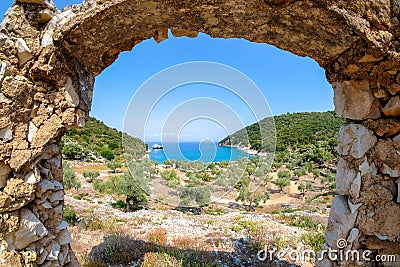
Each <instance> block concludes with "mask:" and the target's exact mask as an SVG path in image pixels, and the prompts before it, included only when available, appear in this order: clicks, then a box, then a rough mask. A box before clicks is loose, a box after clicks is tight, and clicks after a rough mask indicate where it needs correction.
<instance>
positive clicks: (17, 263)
mask: <svg viewBox="0 0 400 267" xmlns="http://www.w3.org/2000/svg"><path fill="white" fill-rule="evenodd" d="M10 266H12V267H24V266H25V265H23V263H22V257H21V254H19V253H18V252H16V251H10V252H2V253H0V267H10Z"/></svg>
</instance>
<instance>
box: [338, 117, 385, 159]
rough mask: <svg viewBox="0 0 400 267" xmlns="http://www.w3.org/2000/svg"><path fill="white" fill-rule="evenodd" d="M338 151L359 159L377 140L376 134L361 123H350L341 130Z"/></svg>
mask: <svg viewBox="0 0 400 267" xmlns="http://www.w3.org/2000/svg"><path fill="white" fill-rule="evenodd" d="M338 140H339V145H338V152H339V154H341V155H343V156H348V155H349V156H352V157H354V158H356V159H359V158H361V157H363V156H364V155H365V153H366V152H367V151H368V150H370V149H371V148H372V147H373V146H374V145H375V144H376V142H377V138H376V136H375V135H374V134H373V133H372V131H370V130H368V128H366V127H365V126H363V125H361V124H355V123H350V124H348V125H345V126H342V127H341V128H340V131H339V136H338Z"/></svg>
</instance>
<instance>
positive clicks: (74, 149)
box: [62, 143, 84, 160]
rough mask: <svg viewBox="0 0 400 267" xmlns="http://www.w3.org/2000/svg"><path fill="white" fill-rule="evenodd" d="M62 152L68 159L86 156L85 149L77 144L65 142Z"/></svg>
mask: <svg viewBox="0 0 400 267" xmlns="http://www.w3.org/2000/svg"><path fill="white" fill-rule="evenodd" d="M62 154H63V155H64V156H65V157H66V158H67V159H72V160H74V159H81V158H82V157H83V156H84V152H83V149H82V148H81V147H80V146H79V145H77V144H72V143H71V144H65V145H64V146H63V148H62Z"/></svg>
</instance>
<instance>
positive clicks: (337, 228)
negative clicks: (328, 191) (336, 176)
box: [325, 195, 358, 249]
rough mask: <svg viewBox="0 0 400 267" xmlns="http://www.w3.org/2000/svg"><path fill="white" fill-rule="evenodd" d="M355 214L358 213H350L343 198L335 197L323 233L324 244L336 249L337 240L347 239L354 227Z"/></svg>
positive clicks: (345, 199)
mask: <svg viewBox="0 0 400 267" xmlns="http://www.w3.org/2000/svg"><path fill="white" fill-rule="evenodd" d="M357 214H358V212H356V213H351V212H350V209H349V207H348V204H347V198H346V197H345V196H341V195H336V196H335V198H334V199H333V203H332V207H331V212H330V214H329V220H328V227H327V229H326V232H325V238H326V243H327V244H328V245H329V246H330V247H332V248H333V249H337V248H338V247H337V243H336V242H337V240H339V239H347V237H348V236H349V233H350V230H351V229H352V228H353V227H354V224H355V221H356V218H357Z"/></svg>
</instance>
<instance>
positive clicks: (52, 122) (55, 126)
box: [31, 115, 62, 147]
mask: <svg viewBox="0 0 400 267" xmlns="http://www.w3.org/2000/svg"><path fill="white" fill-rule="evenodd" d="M61 127H62V123H61V119H60V118H59V117H58V116H57V115H53V116H51V118H50V119H49V120H48V121H46V122H44V123H43V125H42V126H41V127H40V128H39V130H38V131H37V132H36V134H35V136H34V138H33V140H32V143H31V146H32V147H42V146H44V145H45V144H46V143H47V142H49V141H50V140H51V139H52V138H53V137H54V134H55V133H56V132H57V131H58V130H59V129H60V128H61Z"/></svg>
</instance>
